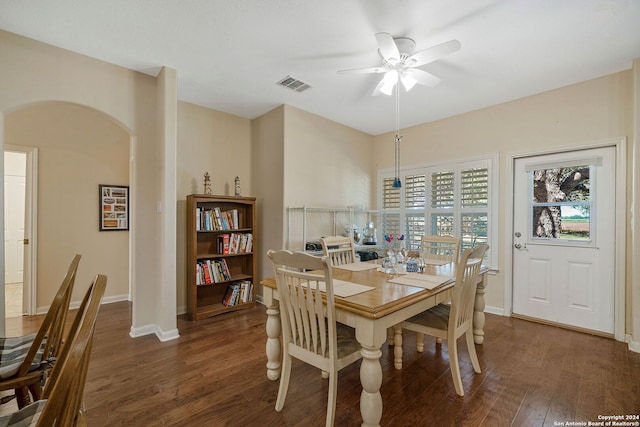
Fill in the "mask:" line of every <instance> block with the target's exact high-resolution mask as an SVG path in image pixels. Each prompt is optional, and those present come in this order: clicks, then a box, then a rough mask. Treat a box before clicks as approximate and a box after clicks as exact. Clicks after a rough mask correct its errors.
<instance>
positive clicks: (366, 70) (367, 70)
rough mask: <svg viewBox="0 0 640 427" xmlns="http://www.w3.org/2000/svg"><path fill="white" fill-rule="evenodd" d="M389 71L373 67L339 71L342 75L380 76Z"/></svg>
mask: <svg viewBox="0 0 640 427" xmlns="http://www.w3.org/2000/svg"><path fill="white" fill-rule="evenodd" d="M385 71H387V69H386V68H384V67H372V68H353V69H351V70H338V73H340V74H372V73H374V74H379V73H384V72H385Z"/></svg>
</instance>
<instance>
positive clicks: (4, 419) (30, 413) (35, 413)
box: [0, 399, 47, 427]
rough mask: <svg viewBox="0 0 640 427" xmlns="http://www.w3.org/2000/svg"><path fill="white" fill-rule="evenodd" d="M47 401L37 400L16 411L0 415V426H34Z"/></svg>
mask: <svg viewBox="0 0 640 427" xmlns="http://www.w3.org/2000/svg"><path fill="white" fill-rule="evenodd" d="M46 403H47V400H46V399H42V400H38V401H36V402H34V403H31V404H30V405H27V406H25V407H24V408H22V409H20V410H19V411H18V412H13V413H11V414H6V415H3V416H0V427H10V426H21V427H22V426H24V427H26V426H35V425H36V424H37V423H38V420H39V419H40V415H41V414H42V411H43V410H44V408H45V405H46Z"/></svg>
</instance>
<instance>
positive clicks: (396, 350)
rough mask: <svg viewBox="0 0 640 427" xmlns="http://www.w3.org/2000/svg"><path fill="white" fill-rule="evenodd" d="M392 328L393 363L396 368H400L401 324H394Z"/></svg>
mask: <svg viewBox="0 0 640 427" xmlns="http://www.w3.org/2000/svg"><path fill="white" fill-rule="evenodd" d="M393 329H394V331H395V337H394V338H393V364H394V366H395V367H396V369H402V324H398V325H395V326H394V327H393Z"/></svg>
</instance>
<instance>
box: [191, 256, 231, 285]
mask: <svg viewBox="0 0 640 427" xmlns="http://www.w3.org/2000/svg"><path fill="white" fill-rule="evenodd" d="M227 280H231V272H230V271H229V266H228V265H227V261H225V260H224V259H216V260H210V259H208V260H206V261H200V262H198V263H196V285H208V284H210V283H219V282H224V281H227Z"/></svg>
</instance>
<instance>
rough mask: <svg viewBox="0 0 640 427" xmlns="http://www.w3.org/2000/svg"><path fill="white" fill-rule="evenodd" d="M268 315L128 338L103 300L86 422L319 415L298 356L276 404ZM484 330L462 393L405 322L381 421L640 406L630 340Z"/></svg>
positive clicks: (288, 421) (517, 418)
mask: <svg viewBox="0 0 640 427" xmlns="http://www.w3.org/2000/svg"><path fill="white" fill-rule="evenodd" d="M265 319H266V314H265V308H264V307H263V306H261V305H258V307H257V308H255V309H251V310H245V311H241V312H235V313H228V314H225V315H222V316H218V317H215V318H210V319H206V320H202V321H199V322H191V321H189V320H187V319H186V318H183V317H182V316H181V317H180V318H179V320H178V328H179V331H180V338H179V339H177V340H173V341H169V342H164V343H162V342H160V341H158V339H157V338H156V337H155V336H146V337H140V338H136V339H132V338H130V337H129V328H130V326H131V308H130V304H128V303H122V302H121V303H113V304H107V305H103V306H102V308H101V311H100V315H99V318H98V323H97V330H96V331H97V332H96V337H95V342H94V346H93V352H92V356H91V365H90V368H89V375H88V378H87V385H86V389H85V406H86V413H87V420H88V422H89V425H90V426H95V427H98V426H125V425H126V426H186V425H189V426H243V427H248V426H322V425H324V420H325V411H326V400H327V387H328V381H327V380H326V379H323V378H321V376H320V372H319V371H318V370H316V369H315V368H310V367H309V366H307V365H304V364H302V363H300V362H294V365H293V371H292V376H291V384H290V386H289V394H288V397H287V401H286V404H285V407H284V410H283V411H282V412H280V413H277V412H276V411H275V410H274V405H275V397H276V393H277V390H278V381H270V380H268V379H267V377H266V367H265V364H266V356H265V341H266V335H265ZM37 320H38V319H33V318H23V319H20V320H17V321H15V322H14V321H11V320H10V321H8V322H7V333H8V334H11V335H18V334H21V333H25V332H26V331H30V330H33V329H34V328H36V327H37V325H38V321H37ZM485 331H486V340H485V343H484V344H483V345H480V346H477V351H478V357H479V359H480V365H481V367H482V370H483V372H482V373H481V374H475V373H474V372H473V368H472V366H471V362H470V360H469V357H468V354H467V351H466V344H465V343H464V340H463V339H461V340H459V346H460V355H461V356H460V358H461V361H460V363H461V372H462V377H463V378H462V380H463V385H464V389H465V396H464V397H458V396H457V395H456V393H455V390H454V387H453V383H452V380H451V373H450V371H449V359H448V354H447V350H446V346H440V345H436V344H435V340H434V339H433V338H429V337H427V338H426V340H425V353H424V354H420V353H417V352H416V350H415V334H413V333H409V332H406V333H405V342H404V367H403V369H402V370H396V369H395V368H394V367H393V348H392V347H389V346H387V345H384V346H383V354H382V358H381V364H382V371H383V383H382V388H381V393H382V399H383V402H384V410H383V414H382V422H381V424H382V425H383V426H409V425H411V426H491V427H494V426H555V425H560V424H556V423H565V425H566V423H567V422H569V421H585V422H586V421H599V419H598V416H599V415H634V414H640V354H638V353H633V352H630V351H629V350H627V345H626V344H625V343H621V342H616V341H613V340H610V339H606V338H601V337H597V336H591V335H587V334H583V333H580V332H573V331H568V330H564V329H560V328H556V327H552V326H546V325H540V324H535V323H531V322H528V321H524V320H518V319H511V318H506V317H500V316H495V315H490V314H488V315H487V323H486V328H485ZM359 366H360V364H359V363H356V364H354V365H352V366H350V367H347V368H346V369H344V370H343V371H341V372H340V379H339V384H338V404H337V408H336V420H335V425H336V426H357V425H360V422H361V419H360V407H359V398H360V391H361V386H360V378H359V375H360V370H359ZM13 404H15V403H10V404H7V405H3V406H5V407H6V406H8V405H13ZM3 410H4V411H6V409H4V408H3Z"/></svg>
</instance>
